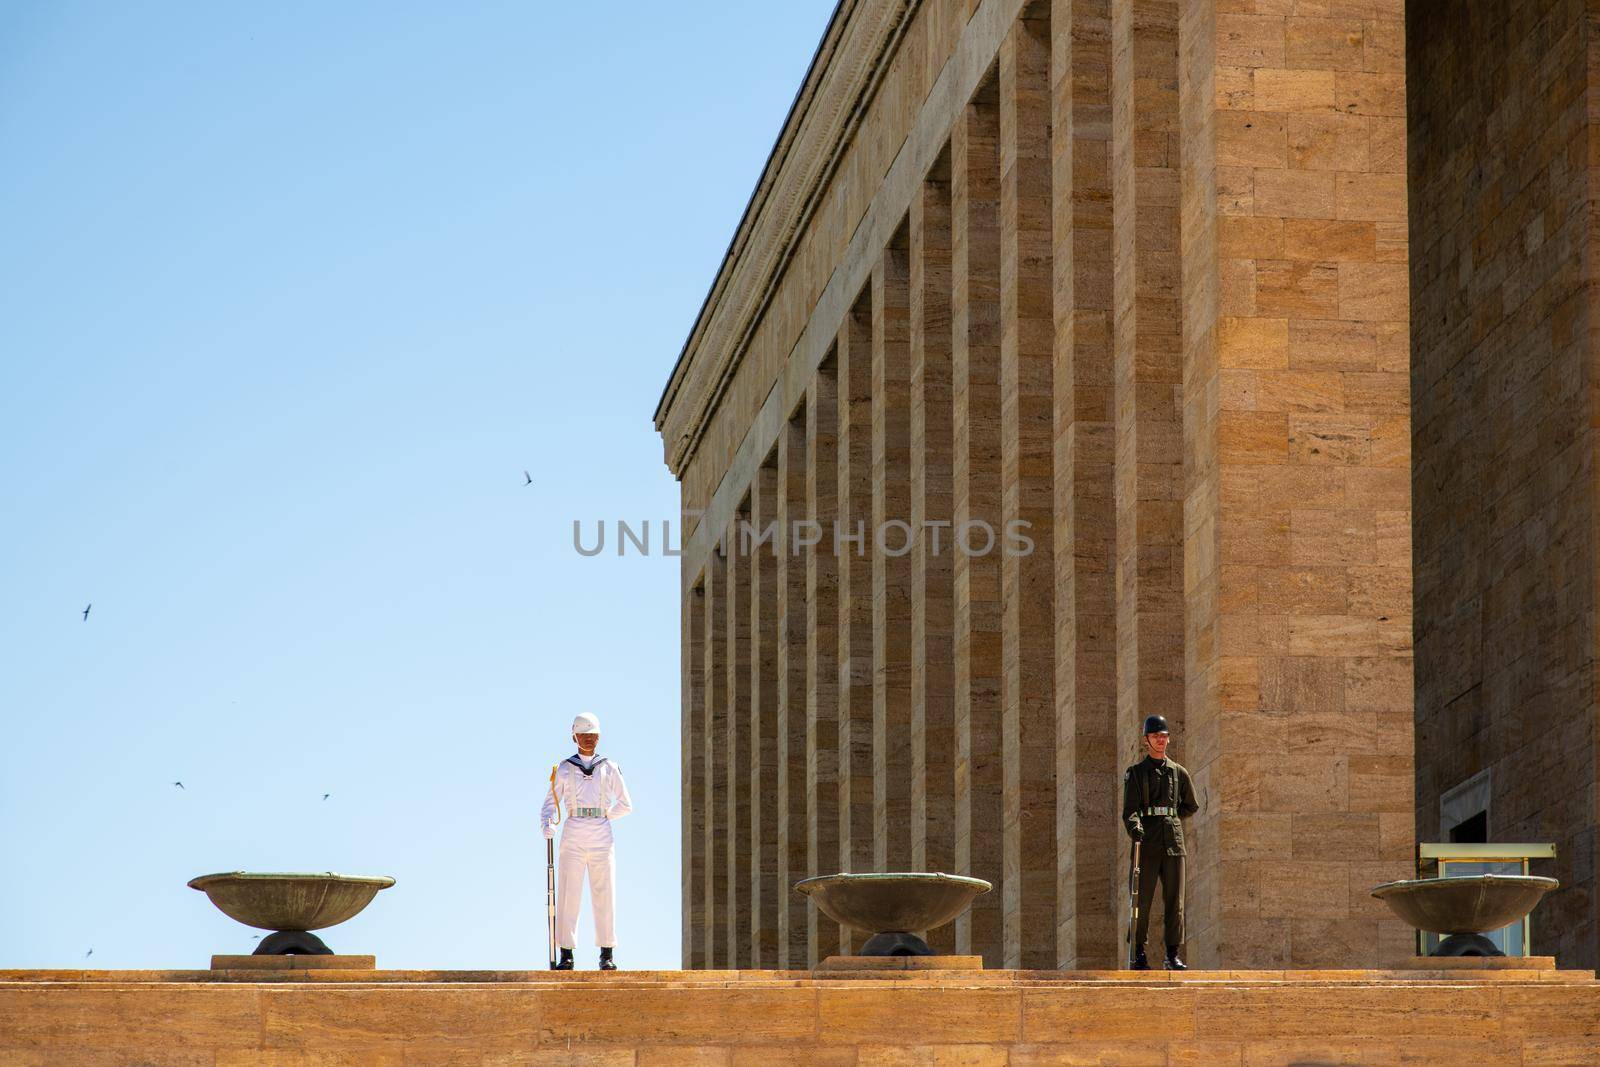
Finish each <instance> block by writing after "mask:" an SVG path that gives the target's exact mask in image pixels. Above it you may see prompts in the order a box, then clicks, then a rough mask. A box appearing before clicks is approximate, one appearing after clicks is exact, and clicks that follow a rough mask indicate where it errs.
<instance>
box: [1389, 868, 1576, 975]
mask: <svg viewBox="0 0 1600 1067" xmlns="http://www.w3.org/2000/svg"><path fill="white" fill-rule="evenodd" d="M1560 884H1561V883H1560V882H1558V881H1556V880H1555V879H1554V878H1539V877H1536V876H1534V875H1527V874H1469V875H1458V876H1452V877H1449V878H1408V879H1405V880H1403V881H1399V882H1385V883H1384V884H1383V885H1380V886H1378V887H1377V888H1375V889H1373V891H1372V895H1373V896H1375V897H1377V898H1378V899H1379V900H1381V901H1383V902H1384V903H1385V904H1387V905H1389V910H1390V911H1392V912H1394V913H1395V914H1396V915H1398V916H1399V917H1400V918H1401V919H1403V920H1405V921H1406V922H1407V923H1409V924H1410V925H1412V926H1414V927H1416V928H1417V929H1418V930H1427V931H1428V932H1430V933H1435V934H1447V935H1449V936H1448V937H1446V938H1445V940H1444V941H1443V942H1441V943H1440V945H1439V947H1438V948H1437V949H1435V950H1434V952H1433V954H1434V955H1435V956H1501V955H1504V953H1502V952H1501V951H1500V950H1499V949H1497V948H1495V947H1494V943H1493V942H1492V941H1490V940H1489V939H1488V938H1486V937H1484V936H1482V935H1484V934H1486V933H1489V932H1491V931H1494V930H1499V929H1500V928H1501V927H1505V926H1510V925H1511V924H1512V923H1514V922H1516V921H1517V920H1518V919H1521V918H1523V917H1524V916H1526V915H1527V914H1528V913H1529V912H1530V911H1532V910H1533V906H1534V905H1535V904H1537V903H1539V898H1540V897H1542V896H1544V895H1545V894H1546V893H1548V892H1549V891H1550V890H1552V889H1554V888H1556V887H1557V886H1558V885H1560Z"/></svg>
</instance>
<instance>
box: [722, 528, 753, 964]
mask: <svg viewBox="0 0 1600 1067" xmlns="http://www.w3.org/2000/svg"><path fill="white" fill-rule="evenodd" d="M749 519H750V501H749V499H748V498H747V499H746V500H745V501H744V503H743V504H741V505H740V507H739V508H737V509H735V511H734V517H733V520H732V522H730V523H729V525H728V531H727V533H726V534H725V543H726V545H727V548H728V552H727V561H728V572H727V573H728V634H727V642H728V651H727V687H728V713H727V717H728V734H727V737H728V742H727V744H728V752H727V760H728V805H727V809H726V814H725V818H726V820H727V824H726V826H727V841H728V849H727V852H728V896H727V898H726V900H727V903H726V905H725V906H726V909H727V914H726V916H725V919H726V922H727V936H728V965H729V966H730V967H749V966H750V945H751V941H750V930H751V915H750V850H749V849H747V848H745V847H744V846H745V842H747V841H749V840H750V789H749V783H748V780H747V779H746V777H745V775H744V773H743V772H744V768H745V767H746V766H748V764H749V763H750V753H751V749H750V566H749V564H750V557H749V555H748V554H747V551H746V549H745V548H744V546H743V545H742V544H741V543H740V540H741V537H740V535H741V528H742V527H743V526H744V525H745V524H746V523H748V522H749Z"/></svg>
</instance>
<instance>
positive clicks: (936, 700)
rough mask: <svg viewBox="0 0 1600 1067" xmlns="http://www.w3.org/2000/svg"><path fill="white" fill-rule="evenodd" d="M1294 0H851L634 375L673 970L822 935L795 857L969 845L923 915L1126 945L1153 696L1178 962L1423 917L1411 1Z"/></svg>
mask: <svg viewBox="0 0 1600 1067" xmlns="http://www.w3.org/2000/svg"><path fill="white" fill-rule="evenodd" d="M1289 7H1293V5H1288V6H1287V7H1286V5H1284V4H1281V3H1278V2H1277V0H1260V2H1241V0H1229V2H1222V0H1191V2H1185V3H1178V2H1176V0H1171V2H1165V0H1152V2H1146V3H1138V4H1135V3H1131V2H1128V0H1103V2H1100V3H1083V2H1075V3H1074V2H1068V0H1054V2H1049V0H1035V2H1028V3H1024V2H1022V0H984V2H982V3H976V4H970V3H965V2H961V0H923V2H922V3H920V4H913V3H903V2H896V0H861V2H859V3H857V4H856V5H854V6H850V7H841V9H840V14H839V16H838V17H837V18H836V20H835V23H834V25H832V26H830V28H829V31H828V35H827V39H826V40H825V42H824V47H823V51H822V53H821V58H820V59H819V63H820V64H821V66H820V69H816V68H814V69H813V71H812V73H811V74H810V75H808V78H807V81H806V88H805V89H804V90H803V92H802V96H801V107H800V108H799V110H797V112H796V113H795V115H793V116H791V121H790V123H789V125H788V126H787V127H786V132H785V135H784V138H783V139H782V140H781V141H780V144H781V145H786V146H787V147H786V148H785V151H784V154H783V155H782V157H781V158H779V157H778V156H775V157H774V163H773V164H772V165H771V166H769V170H768V174H767V175H766V176H765V177H764V178H763V182H762V186H761V188H760V189H758V197H757V201H758V202H757V206H756V208H755V209H754V211H753V214H752V215H750V216H747V218H746V220H745V222H744V223H743V224H742V225H741V228H740V234H741V236H740V238H739V239H738V240H736V242H735V247H734V250H733V252H732V253H731V255H730V259H729V261H728V263H727V264H725V267H724V270H723V272H722V274H721V275H720V276H719V279H718V281H717V284H716V286H715V287H714V289H713V293H712V296H711V298H710V299H709V300H708V303H707V306H706V309H705V310H704V311H703V313H702V316H701V319H700V322H699V323H698V324H697V326H696V329H695V332H694V334H693V336H692V337H691V339H690V342H689V345H688V347H687V348H686V353H685V357H684V359H683V360H681V361H680V363H679V366H678V368H677V369H676V370H675V372H674V375H673V378H672V381H671V382H670V383H669V386H668V390H667V394H666V396H665V397H664V399H663V406H662V409H661V410H660V411H659V412H658V425H659V426H660V428H661V430H662V433H663V437H664V441H665V444H666V446H667V453H668V456H669V461H670V462H671V463H672V464H673V466H674V470H675V471H676V472H677V473H678V474H679V475H680V477H681V478H682V479H683V485H684V506H685V510H686V513H694V512H703V515H698V516H696V521H695V525H694V529H693V531H692V532H691V533H690V535H689V536H688V537H687V539H686V544H685V549H684V555H683V573H684V596H685V618H686V620H687V621H686V623H685V637H684V639H685V641H686V643H687V644H688V646H689V647H690V649H691V653H690V655H691V657H692V658H691V659H689V660H687V661H686V663H687V668H686V669H687V670H688V671H689V672H690V677H689V680H688V681H689V689H690V692H689V693H687V694H686V697H685V704H684V707H685V714H686V715H687V716H689V717H691V718H692V719H693V720H694V722H693V723H691V724H690V726H689V730H688V733H687V734H686V736H688V737H693V738H701V739H703V740H704V745H703V747H702V753H703V754H702V755H701V756H700V757H698V758H689V759H686V761H685V765H684V773H685V775H686V778H685V790H684V795H685V797H686V798H687V803H689V804H690V805H692V806H693V810H692V811H691V812H690V815H689V818H688V820H687V822H686V826H687V827H689V829H688V831H687V832H688V834H689V835H690V837H691V839H692V840H690V841H689V842H688V848H687V849H686V853H685V855H686V857H687V858H688V862H686V864H685V881H686V884H685V900H686V902H687V903H686V905H685V908H686V910H685V915H686V919H688V920H690V925H691V926H692V927H693V929H695V930H697V931H699V932H700V934H699V937H700V938H702V939H703V943H702V942H701V941H698V940H694V939H691V943H690V944H688V945H687V946H686V950H685V962H686V964H687V965H690V966H757V967H759V966H774V965H777V966H798V965H803V964H806V963H810V962H814V961H816V960H817V959H819V958H820V957H823V956H827V955H830V954H834V953H837V952H839V951H842V950H848V949H849V948H850V947H851V944H850V941H849V939H848V937H847V936H846V935H843V934H841V933H840V932H839V931H837V930H836V929H834V928H832V927H831V926H830V925H829V924H827V923H826V922H825V921H822V920H819V919H818V918H817V917H816V916H815V915H814V914H811V913H809V912H808V911H807V908H806V906H805V904H804V901H803V900H801V899H800V898H799V897H798V896H797V895H796V894H794V893H792V892H790V891H789V885H790V883H792V882H793V881H794V880H796V879H798V878H800V877H803V876H805V875H808V874H821V873H831V872H833V871H835V870H858V871H859V870H869V869H876V870H898V869H906V868H910V867H917V868H934V869H952V868H953V869H954V870H955V871H957V872H961V873H972V874H975V875H977V876H979V877H983V878H986V879H988V880H990V881H991V882H993V883H994V884H995V892H994V893H992V894H990V896H989V897H987V898H984V899H982V900H980V902H979V903H978V905H977V906H976V907H975V909H974V911H973V912H972V914H971V915H970V916H969V917H966V918H964V919H963V920H962V921H961V922H960V923H959V924H957V925H955V926H954V927H953V928H952V929H951V930H949V931H942V932H938V933H936V935H935V937H936V945H937V946H938V947H940V948H942V949H946V950H949V949H954V950H956V951H958V952H963V953H969V952H970V953H980V954H982V955H983V956H984V957H985V959H986V960H987V962H988V963H989V964H990V965H1004V966H1008V967H1024V968H1048V967H1057V966H1061V967H1089V966H1093V967H1110V966H1114V965H1115V964H1116V961H1117V960H1118V959H1120V958H1122V955H1123V952H1124V946H1123V944H1122V940H1121V937H1120V930H1121V928H1122V925H1121V920H1125V918H1126V915H1125V908H1126V905H1125V902H1124V901H1123V899H1122V897H1123V892H1122V885H1123V882H1124V871H1125V865H1126V863H1127V849H1126V845H1125V842H1124V840H1123V835H1122V834H1121V832H1120V830H1119V829H1118V825H1117V821H1118V811H1117V806H1118V804H1119V801H1120V796H1119V790H1118V785H1119V783H1120V771H1121V767H1122V766H1123V765H1125V764H1127V763H1129V762H1132V761H1133V760H1134V759H1136V758H1137V756H1138V732H1139V731H1138V725H1139V723H1140V721H1141V720H1142V718H1143V716H1144V715H1145V714H1147V713H1150V712H1161V713H1163V714H1166V715H1167V716H1168V717H1169V718H1170V719H1172V720H1173V722H1174V723H1175V725H1176V726H1177V747H1176V749H1175V753H1174V754H1175V755H1176V757H1177V758H1178V759H1179V760H1180V761H1181V762H1184V763H1186V764H1187V765H1188V766H1189V767H1190V768H1191V770H1192V771H1194V773H1195V776H1196V783H1197V786H1198V787H1199V792H1200V797H1201V801H1202V804H1203V810H1202V812H1201V814H1200V816H1199V818H1198V819H1197V820H1195V827H1194V833H1193V834H1192V836H1191V854H1192V856H1193V859H1192V861H1191V864H1192V866H1191V885H1190V894H1189V899H1190V909H1191V922H1190V938H1189V951H1190V954H1191V956H1192V957H1193V958H1194V959H1195V960H1196V961H1197V962H1199V963H1202V964H1206V965H1213V966H1215V965H1243V966H1287V965H1307V966H1319V965H1320V966H1328V965H1346V966H1361V965H1372V964H1375V963H1377V962H1379V961H1380V960H1385V959H1389V958H1393V957H1396V956H1400V955H1405V954H1408V953H1409V952H1410V942H1409V936H1408V933H1407V931H1406V930H1405V929H1404V928H1402V927H1400V926H1399V925H1398V923H1396V922H1394V921H1392V920H1388V919H1387V918H1385V917H1384V913H1383V912H1382V911H1380V908H1379V906H1378V905H1377V904H1376V902H1374V901H1371V900H1370V899H1368V897H1367V890H1368V889H1369V888H1370V887H1371V886H1372V885H1373V884H1376V883H1378V882H1381V881H1385V880H1388V879H1391V878H1396V877H1403V876H1405V875H1406V874H1407V873H1408V871H1409V870H1410V866H1411V865H1410V856H1411V842H1412V836H1411V833H1412V814H1411V781H1412V769H1411V688H1410V679H1411V651H1410V634H1411V615H1410V595H1411V594H1410V541H1409V530H1410V510H1409V509H1410V484H1409V477H1408V463H1409V441H1410V424H1409V407H1408V397H1407V373H1406V370H1407V367H1406V333H1407V323H1406V313H1407V305H1406V298H1405V294H1406V247H1407V245H1406V229H1405V187H1404V181H1405V179H1404V166H1405V157H1404V145H1405V118H1404V71H1403V69H1402V68H1403V63H1402V59H1401V57H1402V56H1403V54H1404V45H1403V41H1404V35H1403V28H1402V25H1401V21H1400V17H1401V8H1400V4H1399V0H1362V2H1361V3H1355V2H1354V0H1350V2H1349V3H1340V4H1335V5H1332V7H1331V8H1330V6H1329V5H1325V4H1324V5H1317V10H1318V12H1319V13H1318V14H1315V15H1313V14H1310V13H1306V14H1290V13H1287V12H1288V8H1289ZM1332 8H1337V10H1332ZM863 35H865V36H866V37H870V38H871V39H872V40H874V41H876V42H878V48H879V50H878V53H877V55H876V58H875V59H872V58H869V57H868V56H867V53H869V52H871V51H872V49H870V48H867V47H866V46H865V45H864V44H863V43H862V41H863V40H864V38H863ZM851 56H854V57H855V59H851V58H850V57H851ZM852 79H854V80H852ZM852 86H854V87H855V88H856V94H855V96H853V97H852V96H851V92H850V89H851V87H852ZM830 94H831V95H830ZM846 98H849V99H851V101H852V103H851V105H850V106H851V107H854V109H855V110H854V111H853V112H851V116H853V117H849V116H846V117H840V116H839V115H838V114H835V111H837V109H838V108H840V107H844V105H843V104H841V103H839V101H842V100H844V99H846ZM830 101H833V103H831V104H830ZM830 108H833V109H834V110H833V111H830ZM830 115H832V116H833V117H832V118H831V119H829V118H828V116H830ZM825 119H827V121H824V120H825ZM830 130H832V131H834V134H829V133H828V132H827V131H830ZM839 131H849V132H847V133H841V132H839ZM834 135H836V136H837V137H838V138H839V140H838V141H837V142H836V143H834V144H833V145H832V146H831V148H829V147H828V146H824V145H821V144H819V143H817V142H818V141H819V140H826V139H827V137H828V136H834ZM824 148H828V150H827V151H824ZM829 151H831V152H832V153H833V158H836V159H837V160H838V161H839V162H838V165H837V167H836V168H835V169H833V170H831V171H829V170H827V169H826V168H825V167H823V168H822V169H816V168H813V169H812V171H810V172H808V173H812V174H813V179H814V181H815V183H816V184H815V186H814V188H813V190H812V191H811V192H809V193H808V192H806V189H805V186H804V183H803V182H800V181H799V180H798V179H797V178H795V175H796V174H797V173H798V172H799V171H801V170H805V169H806V167H807V166H810V165H811V164H809V163H807V160H811V161H812V162H813V163H814V162H815V160H816V159H818V158H821V157H822V156H827V155H828V154H829ZM817 167H821V164H817ZM802 204H811V205H813V209H812V210H810V212H809V213H807V211H803V210H800V209H799V208H798V207H797V206H796V205H802ZM781 219H787V220H788V223H787V224H789V225H792V226H795V227H797V229H795V231H794V233H793V235H792V239H789V240H788V241H787V242H786V241H785V240H784V239H783V237H782V234H781V227H777V229H774V227H776V226H777V222H776V221H775V220H781ZM763 235H765V236H763ZM774 249H776V250H778V251H774ZM785 249H786V250H787V251H784V250H785ZM780 253H781V254H780ZM762 264H766V266H765V267H763V266H762ZM764 271H765V273H763V272H764ZM756 292H760V293H767V294H771V295H772V299H771V301H770V302H769V303H766V304H763V303H762V302H761V301H760V300H755V299H753V298H752V293H756ZM741 316H742V318H741ZM768 495H770V496H771V497H772V498H773V501H774V503H773V505H772V506H769V505H768V504H767V503H766V502H765V500H764V497H766V496H768ZM746 514H748V516H749V518H750V520H751V521H752V522H753V523H754V524H755V525H756V526H757V527H761V526H762V525H763V522H762V521H761V520H762V518H763V517H765V516H768V515H771V516H773V517H775V518H776V519H777V520H778V521H779V522H780V524H781V525H782V527H783V529H782V530H780V531H779V532H778V533H777V535H776V536H775V537H774V538H773V539H772V540H771V541H768V542H766V543H763V544H761V545H759V546H756V547H754V548H752V547H751V546H750V545H747V544H745V543H744V538H743V537H742V535H741V521H740V520H741V517H742V516H743V515H746ZM835 516H837V517H839V518H840V519H842V520H843V521H844V530H843V531H842V532H843V533H844V535H845V539H844V540H842V541H839V542H837V543H836V542H835V538H834V536H833V529H832V520H833V518H834V517H835ZM970 520H982V521H984V522H986V523H988V524H989V526H990V527H991V528H992V529H993V530H994V533H995V540H994V544H993V548H992V550H989V551H982V549H983V547H984V538H983V537H982V536H975V537H969V538H967V540H966V541H965V542H963V540H962V538H961V536H960V534H961V532H962V531H963V529H964V528H965V527H964V524H966V523H968V522H969V521H970ZM796 522H798V524H799V525H795V523H796ZM857 522H860V523H862V524H863V528H858V527H857V526H856V523H857ZM952 524H953V525H952ZM1019 526H1020V529H1021V531H1022V532H1023V533H1024V534H1025V537H1024V538H1019V537H1015V536H1009V531H1008V527H1013V528H1015V527H1019ZM968 532H969V533H970V531H968ZM974 542H975V544H976V548H977V549H979V550H978V551H972V549H973V547H974ZM1024 542H1026V547H1024ZM774 552H776V554H774ZM746 553H749V554H750V555H751V556H753V557H754V558H746V557H745V554H746ZM735 556H738V557H739V558H738V559H735V558H734V557H735ZM769 572H770V576H769ZM763 590H768V592H766V593H765V594H763V592H762V591H763ZM728 597H732V598H734V599H735V600H737V601H738V602H739V603H740V604H741V605H743V604H746V603H748V608H747V609H746V608H739V609H735V610H732V611H729V610H727V609H726V608H725V607H718V606H717V605H718V604H719V603H721V602H722V601H723V600H725V599H726V598H728ZM696 620H698V621H696ZM746 624H748V626H747V625H746ZM697 664H698V666H696V665H697ZM764 687H770V691H767V690H766V689H764ZM713 689H714V690H715V692H712V691H711V690H713ZM758 749H759V751H760V752H761V758H760V761H759V764H760V768H759V770H757V769H755V768H751V776H750V778H749V779H748V781H746V780H745V779H744V778H743V777H742V776H734V777H731V778H730V776H729V770H728V769H727V767H726V766H725V761H727V760H728V759H729V758H730V756H731V757H732V758H733V760H734V768H735V770H736V771H737V770H743V769H744V768H743V767H742V766H740V763H741V761H740V760H739V758H738V756H737V755H736V754H737V753H739V752H744V751H749V752H751V753H754V752H755V751H757V750H758ZM752 762H754V761H752ZM769 768H770V770H771V773H770V774H769V773H768V771H769ZM730 788H731V789H734V790H736V791H740V792H741V793H744V792H747V793H748V798H746V797H745V796H743V795H741V796H738V797H729V796H728V794H727V790H728V789H730ZM746 799H748V800H749V804H748V805H746ZM774 809H776V810H775V811H774ZM746 839H749V840H750V842H751V845H750V849H751V855H750V857H749V858H748V861H747V860H746V859H745V858H744V857H741V856H740V855H739V854H737V851H729V848H730V846H729V842H734V841H737V842H743V841H745V840H746ZM769 857H771V858H772V859H775V861H776V862H772V860H771V859H769ZM701 880H704V884H701ZM696 901H700V902H703V903H702V905H701V907H702V909H703V911H702V913H698V914H697V913H696V912H695V911H694V902H696Z"/></svg>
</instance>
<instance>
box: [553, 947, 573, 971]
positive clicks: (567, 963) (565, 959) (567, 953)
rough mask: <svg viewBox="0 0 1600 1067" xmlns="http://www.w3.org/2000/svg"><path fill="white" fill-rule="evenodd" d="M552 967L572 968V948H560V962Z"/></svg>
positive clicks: (564, 969) (567, 969)
mask: <svg viewBox="0 0 1600 1067" xmlns="http://www.w3.org/2000/svg"><path fill="white" fill-rule="evenodd" d="M554 969H555V970H558V971H570V970H572V950H571V949H570V948H564V949H562V950H561V962H560V963H558V964H556V965H555V968H554Z"/></svg>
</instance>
